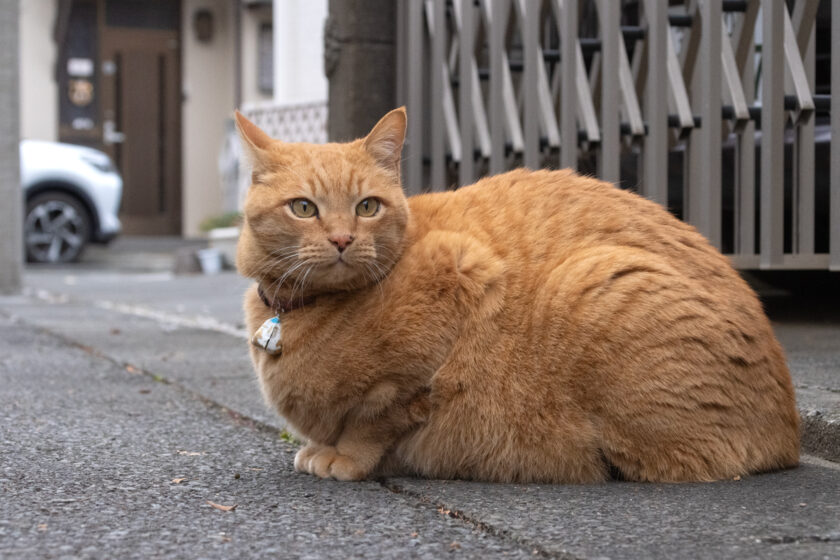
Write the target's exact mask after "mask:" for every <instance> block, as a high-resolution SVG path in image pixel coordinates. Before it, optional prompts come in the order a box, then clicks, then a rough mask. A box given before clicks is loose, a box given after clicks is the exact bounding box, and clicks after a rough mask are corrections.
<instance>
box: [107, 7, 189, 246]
mask: <svg viewBox="0 0 840 560" xmlns="http://www.w3.org/2000/svg"><path fill="white" fill-rule="evenodd" d="M99 29H100V50H99V58H100V68H101V92H102V96H101V104H102V142H103V145H104V149H105V150H106V151H108V152H109V153H110V154H111V156H112V157H113V158H114V161H115V162H116V164H117V167H118V168H119V169H120V171H121V172H122V175H123V181H124V188H123V201H122V206H121V208H120V219H121V220H122V222H123V231H124V232H125V233H129V234H152V235H180V233H181V104H180V87H181V86H180V84H181V67H180V58H181V57H180V2H177V1H160V0H119V1H117V0H100V2H99Z"/></svg>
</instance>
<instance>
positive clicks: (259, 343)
mask: <svg viewBox="0 0 840 560" xmlns="http://www.w3.org/2000/svg"><path fill="white" fill-rule="evenodd" d="M251 344H253V345H254V346H256V347H257V348H259V349H260V350H262V351H264V352H267V353H268V354H270V355H272V356H277V355H280V354H281V353H282V352H283V344H282V343H281V341H280V318H279V317H272V318H271V319H269V320H267V321H266V322H265V323H263V324H262V326H261V327H260V328H258V329H257V331H256V332H255V333H254V336H253V337H251Z"/></svg>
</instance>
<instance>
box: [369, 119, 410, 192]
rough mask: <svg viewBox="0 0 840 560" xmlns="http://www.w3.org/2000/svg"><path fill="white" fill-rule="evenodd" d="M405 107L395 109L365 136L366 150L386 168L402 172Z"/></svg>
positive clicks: (398, 172)
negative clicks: (401, 156)
mask: <svg viewBox="0 0 840 560" xmlns="http://www.w3.org/2000/svg"><path fill="white" fill-rule="evenodd" d="M405 127H406V116H405V107H400V108H399V109H394V110H393V111H391V112H390V113H388V114H387V115H385V116H384V117H382V118H381V119H379V122H378V123H376V126H374V127H373V130H371V131H370V134H368V135H367V136H366V137H365V141H364V146H365V150H367V151H368V153H369V154H370V155H372V156H373V158H374V159H375V160H376V161H377V163H379V165H381V166H382V167H384V168H385V169H391V170H394V171H396V173H397V176H399V174H400V154H401V153H402V147H403V141H404V140H405Z"/></svg>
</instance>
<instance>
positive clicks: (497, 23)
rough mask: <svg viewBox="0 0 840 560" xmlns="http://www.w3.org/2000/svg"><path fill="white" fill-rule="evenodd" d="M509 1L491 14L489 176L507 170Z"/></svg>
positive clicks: (496, 3)
mask: <svg viewBox="0 0 840 560" xmlns="http://www.w3.org/2000/svg"><path fill="white" fill-rule="evenodd" d="M509 8H510V6H509V5H508V0H493V4H492V11H491V13H490V18H491V19H490V143H491V144H490V145H491V148H490V173H501V172H502V171H504V169H505V106H504V98H503V95H504V92H503V90H502V88H503V87H504V64H505V62H506V61H505V60H504V57H503V56H502V55H503V54H504V49H505V31H506V29H507V18H508V10H509Z"/></svg>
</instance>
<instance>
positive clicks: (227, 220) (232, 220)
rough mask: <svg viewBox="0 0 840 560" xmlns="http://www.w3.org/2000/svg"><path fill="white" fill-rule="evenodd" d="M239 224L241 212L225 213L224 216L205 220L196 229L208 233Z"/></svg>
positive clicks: (220, 215)
mask: <svg viewBox="0 0 840 560" xmlns="http://www.w3.org/2000/svg"><path fill="white" fill-rule="evenodd" d="M241 223H242V213H241V212H225V213H224V214H219V215H217V216H210V217H209V218H205V219H204V220H203V221H202V222H201V223H200V224H199V226H198V227H199V228H201V231H210V230H211V229H216V228H225V227H235V226H238V225H239V224H241Z"/></svg>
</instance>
